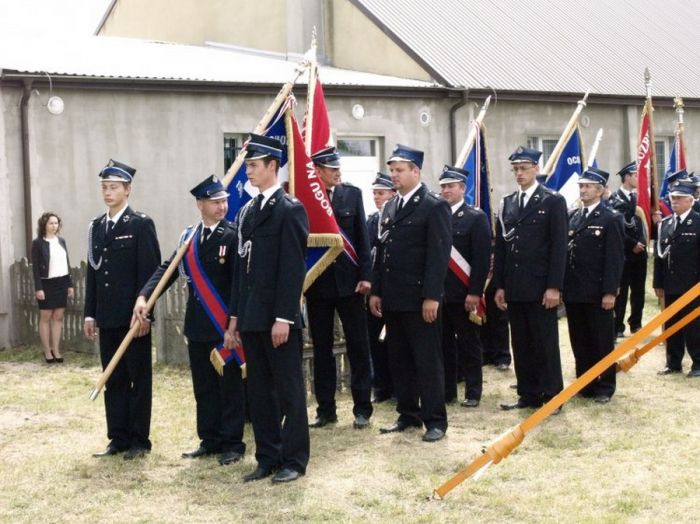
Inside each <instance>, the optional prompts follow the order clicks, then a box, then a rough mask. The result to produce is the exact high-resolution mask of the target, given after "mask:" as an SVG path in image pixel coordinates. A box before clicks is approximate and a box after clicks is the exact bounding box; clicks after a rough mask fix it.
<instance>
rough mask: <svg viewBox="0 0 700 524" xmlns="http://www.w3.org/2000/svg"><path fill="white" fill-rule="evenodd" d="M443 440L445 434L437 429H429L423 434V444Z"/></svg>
mask: <svg viewBox="0 0 700 524" xmlns="http://www.w3.org/2000/svg"><path fill="white" fill-rule="evenodd" d="M444 438H445V432H444V431H443V430H441V429H438V428H431V429H429V430H428V431H426V432H425V433H424V434H423V442H437V441H438V440H442V439H444Z"/></svg>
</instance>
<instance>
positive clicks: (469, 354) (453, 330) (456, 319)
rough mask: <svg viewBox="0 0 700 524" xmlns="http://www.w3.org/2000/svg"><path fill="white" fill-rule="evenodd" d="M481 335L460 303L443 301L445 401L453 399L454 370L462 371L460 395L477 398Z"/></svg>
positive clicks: (455, 374)
mask: <svg viewBox="0 0 700 524" xmlns="http://www.w3.org/2000/svg"><path fill="white" fill-rule="evenodd" d="M481 352H482V348H481V338H480V337H479V326H478V325H476V324H475V323H474V322H471V321H470V320H469V316H468V315H467V311H466V310H465V309H464V303H463V302H458V303H452V304H449V303H448V304H444V305H443V310H442V355H443V359H444V362H445V400H446V401H447V402H450V401H452V400H454V399H456V398H457V369H458V368H459V369H461V370H462V372H463V373H464V377H465V381H466V386H465V390H464V398H468V399H474V400H481V389H482V384H483V375H482V372H481V363H482V361H481V358H482V357H481Z"/></svg>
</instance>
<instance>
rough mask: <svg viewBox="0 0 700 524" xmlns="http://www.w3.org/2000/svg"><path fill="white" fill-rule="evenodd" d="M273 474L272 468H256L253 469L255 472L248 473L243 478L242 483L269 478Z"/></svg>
mask: <svg viewBox="0 0 700 524" xmlns="http://www.w3.org/2000/svg"><path fill="white" fill-rule="evenodd" d="M273 473H274V468H265V467H262V466H258V467H257V468H255V471H253V472H252V473H248V474H247V475H245V476H244V477H243V482H253V481H255V480H262V479H264V478H267V477H269V476H270V475H272V474H273Z"/></svg>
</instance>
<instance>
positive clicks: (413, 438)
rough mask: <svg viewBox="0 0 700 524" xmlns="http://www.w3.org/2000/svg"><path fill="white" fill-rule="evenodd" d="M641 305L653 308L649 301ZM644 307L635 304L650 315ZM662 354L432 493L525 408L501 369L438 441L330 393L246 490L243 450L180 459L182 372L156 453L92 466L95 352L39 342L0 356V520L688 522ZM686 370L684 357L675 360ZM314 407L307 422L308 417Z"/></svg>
mask: <svg viewBox="0 0 700 524" xmlns="http://www.w3.org/2000/svg"><path fill="white" fill-rule="evenodd" d="M651 305H652V304H649V306H651ZM655 311H656V309H655V308H652V307H647V313H648V314H654V313H655ZM560 333H561V337H562V338H561V349H562V360H563V364H564V375H565V376H564V381H565V383H570V382H571V381H572V379H573V374H574V371H573V358H572V356H571V350H570V348H569V345H568V335H567V332H566V320H565V319H562V320H560ZM663 364H664V354H663V348H657V349H655V350H654V351H652V352H651V353H649V354H648V355H647V357H645V358H644V359H643V360H642V361H641V362H640V363H639V364H638V365H637V366H636V367H634V368H633V369H632V371H631V373H630V374H629V375H618V390H617V394H616V395H615V397H614V398H613V400H612V402H611V403H610V404H608V405H606V406H599V405H597V404H593V403H591V402H590V401H584V400H579V399H576V400H573V401H572V402H570V403H569V404H567V405H566V406H565V407H564V410H563V411H562V413H561V414H560V415H559V416H556V417H553V418H550V419H549V420H547V421H545V423H544V424H543V425H542V426H540V428H539V429H537V430H536V431H534V432H532V433H530V434H528V435H527V436H526V437H525V441H524V442H523V443H522V444H521V445H520V447H519V448H518V449H516V451H515V452H514V453H513V454H512V455H511V456H510V457H508V458H507V459H506V460H504V461H503V462H501V463H500V464H499V465H497V466H493V467H492V468H491V469H489V470H488V471H487V472H486V474H485V475H484V476H483V477H482V478H481V479H480V480H479V481H473V480H469V481H467V482H465V483H464V484H462V485H461V486H459V487H458V488H457V489H455V490H454V491H452V492H451V493H450V494H449V495H448V496H447V497H446V499H445V500H443V501H428V500H426V498H427V497H428V496H429V495H430V494H431V492H432V490H433V488H435V487H437V486H438V485H439V484H441V483H442V482H444V481H445V480H447V478H449V477H450V476H451V475H452V474H453V473H454V472H456V471H457V470H458V469H460V468H462V467H463V466H465V465H466V464H467V463H468V462H469V461H470V460H471V459H472V458H473V457H474V456H475V455H476V454H477V453H479V451H480V449H481V447H482V445H484V444H487V443H489V442H490V441H491V440H492V439H494V438H495V437H497V436H498V435H500V434H501V433H502V432H503V431H505V430H506V429H508V428H509V427H511V426H513V425H515V424H516V423H517V422H518V421H519V420H520V419H521V418H524V417H525V416H526V415H528V414H529V413H530V412H525V413H522V412H521V413H517V412H507V413H506V412H502V411H501V410H499V408H498V403H499V402H501V401H509V400H513V399H515V391H514V390H512V389H510V388H509V385H510V384H512V383H514V381H515V378H514V375H513V372H512V371H508V372H499V371H496V370H495V369H494V368H493V367H487V368H484V397H483V399H482V403H481V406H480V407H479V408H477V409H475V410H467V409H465V408H462V407H460V406H459V405H451V406H448V415H449V423H450V428H449V430H448V433H447V438H446V439H445V440H443V441H442V442H439V443H436V444H426V443H423V442H421V440H420V437H421V432H420V431H406V432H405V433H403V434H391V435H379V433H378V428H379V427H380V426H382V425H384V424H388V423H391V422H393V421H394V419H395V416H396V415H395V412H394V406H393V405H391V404H387V403H383V404H380V405H378V406H377V407H376V412H375V415H374V417H373V419H372V422H373V425H372V427H371V429H369V430H363V431H358V430H354V429H353V428H352V404H351V399H350V397H349V395H348V394H347V393H343V394H342V395H340V396H339V400H340V402H339V418H340V421H339V423H338V424H337V425H336V426H333V427H330V428H323V429H318V430H312V433H311V438H312V440H311V462H310V464H309V468H308V471H307V475H306V476H305V477H303V478H302V479H301V480H300V481H297V482H294V483H292V484H290V485H283V486H273V485H272V484H271V483H270V482H268V481H260V482H256V483H251V484H243V483H242V481H241V477H242V475H243V474H245V473H247V472H249V471H251V470H252V469H253V468H254V466H255V461H254V457H253V451H254V449H253V448H254V444H253V438H252V433H251V429H250V427H248V426H247V427H246V442H247V443H248V446H249V448H248V452H247V454H246V456H245V459H244V460H243V461H242V462H240V463H237V464H234V465H231V466H225V467H222V466H219V465H218V463H217V462H216V459H215V458H206V459H200V460H194V461H192V460H183V459H181V458H180V453H181V452H182V451H184V450H187V449H191V448H192V447H194V446H196V445H197V443H198V440H197V437H196V432H195V424H194V399H193V397H192V385H191V379H190V375H189V370H188V369H187V368H185V367H172V366H156V367H155V370H154V394H153V418H152V429H151V438H152V440H153V452H152V453H151V454H150V455H149V456H147V458H145V459H144V460H140V461H136V462H125V461H124V460H122V458H121V456H119V457H116V458H108V459H101V460H100V459H95V458H92V457H91V453H93V452H95V451H99V450H101V449H103V448H104V447H105V445H106V444H107V440H106V435H105V433H106V429H105V422H104V407H103V403H102V398H101V397H100V398H99V399H98V400H97V401H95V402H90V401H89V400H88V395H89V393H90V391H91V389H92V387H93V384H94V381H95V379H96V378H97V376H98V373H99V368H98V365H97V358H96V357H94V356H90V355H84V354H78V353H73V352H70V351H67V352H66V363H65V364H63V365H51V366H48V365H46V364H44V363H43V358H41V353H40V351H39V350H38V349H37V348H16V349H12V350H5V351H1V352H0V384H1V385H2V387H1V389H0V457H1V459H0V479H2V485H3V486H2V487H3V489H2V490H1V491H0V521H2V522H62V521H70V522H88V521H89V522H97V521H104V522H241V521H244V520H246V521H247V520H250V521H260V522H267V521H271V520H273V519H280V520H282V521H290V522H299V521H312V522H325V521H338V522H348V521H355V522H357V521H371V522H375V521H382V522H398V521H407V522H435V521H438V522H442V521H445V522H456V521H460V520H461V521H467V522H562V521H574V522H596V523H597V522H680V521H687V522H694V521H697V520H698V518H699V512H698V499H697V498H696V497H697V496H698V495H697V486H698V478H697V477H698V465H697V462H696V459H697V458H698V457H700V417H699V416H698V413H699V412H698V409H699V406H700V379H687V378H686V377H685V374H683V375H673V376H670V377H657V376H656V371H657V370H658V369H660V368H662V367H663ZM684 365H685V366H686V368H687V367H688V361H687V357H686V361H685V362H684ZM313 407H314V405H313V402H310V415H312V414H313Z"/></svg>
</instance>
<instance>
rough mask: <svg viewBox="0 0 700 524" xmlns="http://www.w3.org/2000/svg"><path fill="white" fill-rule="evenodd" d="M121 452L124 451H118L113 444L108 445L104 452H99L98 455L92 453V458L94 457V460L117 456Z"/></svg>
mask: <svg viewBox="0 0 700 524" xmlns="http://www.w3.org/2000/svg"><path fill="white" fill-rule="evenodd" d="M123 451H125V450H123V449H119V448H118V447H117V446H115V445H114V444H109V445H108V446H107V448H106V449H105V450H104V451H100V452H99V453H93V454H92V456H93V457H96V458H101V457H111V456H112V455H118V454H119V453H122V452H123Z"/></svg>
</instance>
